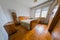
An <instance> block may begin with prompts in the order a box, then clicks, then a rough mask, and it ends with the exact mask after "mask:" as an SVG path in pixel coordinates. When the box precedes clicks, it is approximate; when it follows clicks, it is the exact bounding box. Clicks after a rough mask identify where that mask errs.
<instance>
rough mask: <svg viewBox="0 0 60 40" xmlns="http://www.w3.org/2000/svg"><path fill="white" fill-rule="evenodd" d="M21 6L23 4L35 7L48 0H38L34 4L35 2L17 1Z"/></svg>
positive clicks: (31, 0) (30, 0)
mask: <svg viewBox="0 0 60 40" xmlns="http://www.w3.org/2000/svg"><path fill="white" fill-rule="evenodd" d="M16 1H17V2H18V3H19V4H23V5H24V6H26V7H33V6H36V5H38V4H41V3H43V2H46V1H48V0H37V2H34V0H16Z"/></svg>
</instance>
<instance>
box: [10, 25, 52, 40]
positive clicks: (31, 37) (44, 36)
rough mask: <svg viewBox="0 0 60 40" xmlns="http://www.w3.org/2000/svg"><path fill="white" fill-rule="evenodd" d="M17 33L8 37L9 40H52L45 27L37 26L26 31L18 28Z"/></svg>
mask: <svg viewBox="0 0 60 40" xmlns="http://www.w3.org/2000/svg"><path fill="white" fill-rule="evenodd" d="M17 29H18V32H17V33H15V34H13V35H11V36H10V40H52V37H51V35H50V33H49V32H48V31H47V26H46V25H40V24H39V25H38V26H36V27H35V28H34V29H32V30H30V31H27V30H26V29H25V28H23V27H22V26H21V27H18V28H17Z"/></svg>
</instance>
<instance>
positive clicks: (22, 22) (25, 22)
mask: <svg viewBox="0 0 60 40" xmlns="http://www.w3.org/2000/svg"><path fill="white" fill-rule="evenodd" d="M32 20H34V19H28V20H21V25H22V26H24V27H26V28H27V29H28V30H30V24H31V21H32Z"/></svg>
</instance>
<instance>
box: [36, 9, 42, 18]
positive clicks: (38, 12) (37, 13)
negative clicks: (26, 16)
mask: <svg viewBox="0 0 60 40" xmlns="http://www.w3.org/2000/svg"><path fill="white" fill-rule="evenodd" d="M40 11H41V9H37V10H36V11H35V17H40Z"/></svg>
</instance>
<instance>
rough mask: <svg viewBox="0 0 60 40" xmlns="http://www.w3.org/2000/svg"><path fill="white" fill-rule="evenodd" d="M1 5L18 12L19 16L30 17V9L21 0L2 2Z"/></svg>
mask: <svg viewBox="0 0 60 40" xmlns="http://www.w3.org/2000/svg"><path fill="white" fill-rule="evenodd" d="M0 5H1V6H2V7H3V8H6V9H9V10H10V9H11V10H12V9H13V10H16V13H17V16H20V15H22V16H29V8H28V7H26V6H25V5H24V4H23V3H22V2H21V0H20V1H18V0H0Z"/></svg>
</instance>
